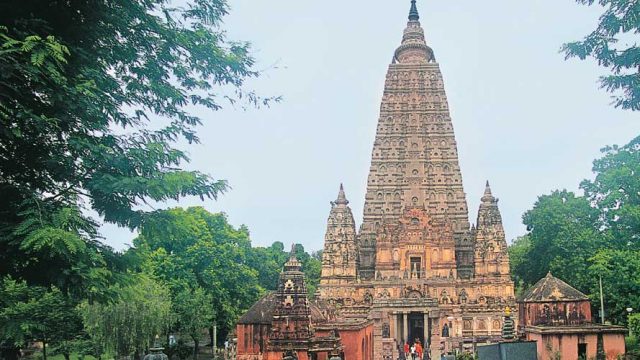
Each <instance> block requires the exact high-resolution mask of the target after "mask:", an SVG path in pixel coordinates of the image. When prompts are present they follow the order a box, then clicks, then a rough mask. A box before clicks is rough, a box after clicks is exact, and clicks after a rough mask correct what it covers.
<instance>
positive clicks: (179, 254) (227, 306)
mask: <svg viewBox="0 0 640 360" xmlns="http://www.w3.org/2000/svg"><path fill="white" fill-rule="evenodd" d="M134 244H135V246H136V248H135V249H133V250H132V251H134V252H137V253H138V254H139V256H140V257H141V258H142V259H144V262H143V265H142V269H143V271H145V272H147V273H149V274H151V275H152V276H154V277H157V278H158V279H160V280H161V281H162V282H163V283H165V284H167V286H168V287H169V289H170V290H171V296H172V299H174V310H175V311H176V313H177V315H178V317H179V318H187V317H191V315H190V314H189V313H187V312H183V310H187V309H185V308H183V307H180V306H179V304H178V303H177V302H176V299H178V298H181V299H186V298H188V295H184V294H188V293H192V294H196V293H198V292H199V291H201V290H202V291H204V292H205V293H206V296H208V297H209V298H210V299H211V304H210V307H211V309H212V310H213V313H212V315H211V316H208V317H205V318H206V321H207V323H208V325H209V326H211V325H212V324H213V321H215V322H216V323H217V324H218V327H219V328H220V329H221V331H220V333H221V336H223V334H226V332H228V331H229V330H230V329H231V328H232V326H233V325H234V324H235V321H236V320H237V318H238V317H239V316H240V315H241V312H242V311H243V310H244V309H248V308H249V306H250V305H252V304H253V302H254V301H255V300H257V299H258V297H259V296H260V295H261V294H262V292H263V289H262V288H261V287H260V285H259V284H258V276H257V273H256V271H255V270H254V269H253V268H252V267H251V266H250V265H249V263H248V261H247V260H248V257H247V254H248V253H249V252H250V251H251V242H250V240H249V232H248V230H247V229H246V228H245V227H241V228H239V229H235V228H234V227H233V226H231V225H230V224H229V223H228V221H227V218H226V216H225V215H224V214H221V213H219V214H212V213H209V212H208V211H206V210H205V209H203V208H200V207H193V208H189V209H186V210H185V209H181V208H176V209H170V210H163V211H158V212H156V213H154V214H153V216H151V217H150V218H149V220H148V221H147V222H145V224H144V226H143V227H142V228H141V231H140V235H139V236H138V238H136V239H135V240H134ZM200 289H201V290H200ZM203 296H204V295H203ZM178 324H179V325H180V324H181V323H180V322H179V323H178ZM188 328H191V327H190V326H189V327H188ZM182 330H184V331H186V329H185V328H183V329H182Z"/></svg>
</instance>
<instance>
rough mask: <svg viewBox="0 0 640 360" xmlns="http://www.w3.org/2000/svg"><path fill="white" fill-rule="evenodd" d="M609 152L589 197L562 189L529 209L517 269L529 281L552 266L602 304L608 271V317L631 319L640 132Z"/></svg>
mask: <svg viewBox="0 0 640 360" xmlns="http://www.w3.org/2000/svg"><path fill="white" fill-rule="evenodd" d="M602 152H603V156H602V157H601V158H599V159H597V160H595V161H594V163H593V171H594V173H595V177H594V179H593V180H585V181H583V182H582V183H581V185H580V187H581V189H582V190H583V191H584V196H578V195H576V194H574V193H571V192H568V191H566V190H565V191H554V192H553V193H551V194H550V195H543V196H540V197H539V198H538V201H537V202H536V203H535V205H534V207H533V209H531V210H529V211H527V212H526V213H525V214H524V216H523V222H524V223H525V225H527V229H528V230H529V233H528V234H527V235H526V237H525V238H526V240H524V239H525V238H521V239H519V240H517V241H515V242H514V243H513V244H512V245H511V246H510V249H509V251H510V254H511V255H512V257H511V261H512V267H511V269H512V272H513V275H514V278H515V279H516V280H517V281H520V282H521V283H522V285H523V286H525V287H528V286H531V285H533V284H534V283H535V282H536V281H537V280H539V279H540V278H542V277H543V276H544V275H545V273H546V272H547V271H552V272H553V274H554V275H556V276H558V277H559V278H561V279H563V280H565V281H567V282H568V283H570V284H571V285H573V286H575V287H576V288H578V289H579V290H581V291H582V292H584V293H586V294H588V295H589V296H590V297H591V298H592V300H594V301H593V302H592V304H593V306H594V307H595V308H596V309H599V308H600V304H599V301H597V300H598V299H599V284H598V279H599V278H600V277H602V283H603V288H604V291H603V292H604V297H605V310H606V311H605V316H606V318H607V320H613V321H615V322H617V323H625V322H626V320H627V319H626V311H625V309H626V308H627V307H632V308H634V309H638V308H640V297H639V296H638V294H639V293H640V275H638V274H640V261H639V260H638V259H640V247H639V245H638V244H639V241H638V240H639V236H640V195H639V194H640V177H639V176H638V171H639V170H640V137H638V138H635V139H633V140H632V141H631V142H630V143H629V144H627V145H624V146H622V147H618V146H611V147H606V148H604V149H603V150H602ZM595 313H598V312H596V311H594V314H595Z"/></svg>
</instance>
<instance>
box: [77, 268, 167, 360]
mask: <svg viewBox="0 0 640 360" xmlns="http://www.w3.org/2000/svg"><path fill="white" fill-rule="evenodd" d="M114 287H116V288H115V289H114V292H116V293H117V294H118V295H119V299H118V300H117V301H115V302H112V303H106V304H101V303H89V302H88V301H85V302H83V303H82V304H81V305H80V308H79V309H80V310H79V311H80V313H81V315H82V321H83V324H84V331H85V333H86V334H87V336H88V337H89V340H90V344H91V346H89V347H88V349H90V350H89V353H88V354H86V355H93V356H95V357H100V356H102V355H104V354H116V355H118V356H131V355H133V354H136V353H137V354H143V353H144V350H145V349H146V348H148V347H149V345H150V344H151V343H152V340H153V338H154V336H156V335H162V334H165V333H167V331H168V329H169V328H170V327H171V326H172V324H173V323H174V322H175V317H174V316H173V314H172V308H171V305H172V303H171V297H170V294H169V290H168V289H167V288H166V287H164V286H162V285H161V284H159V283H158V282H156V281H154V280H153V279H151V278H149V277H148V276H145V275H143V274H138V275H136V276H135V282H134V283H132V284H131V285H128V286H124V287H123V286H120V285H115V286H114Z"/></svg>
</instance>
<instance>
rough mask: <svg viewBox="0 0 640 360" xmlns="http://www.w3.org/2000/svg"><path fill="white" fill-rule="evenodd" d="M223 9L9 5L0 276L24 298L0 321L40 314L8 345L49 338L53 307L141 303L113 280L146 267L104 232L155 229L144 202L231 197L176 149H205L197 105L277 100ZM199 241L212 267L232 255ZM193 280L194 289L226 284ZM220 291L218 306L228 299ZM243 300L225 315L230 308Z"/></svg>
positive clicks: (138, 3)
mask: <svg viewBox="0 0 640 360" xmlns="http://www.w3.org/2000/svg"><path fill="white" fill-rule="evenodd" d="M227 11H228V5H227V2H226V1H225V0H204V1H201V0H184V1H173V0H149V1H146V0H145V1H142V0H124V1H117V2H113V1H106V0H79V1H48V2H42V1H37V0H9V1H3V2H1V3H0V193H1V194H2V197H3V199H2V201H0V280H1V281H3V285H4V286H5V290H6V291H13V292H15V291H18V290H20V291H21V292H22V295H21V296H22V297H16V296H17V295H16V296H14V297H10V298H7V299H12V298H16V299H18V300H16V301H9V300H5V301H2V300H0V304H2V307H0V313H2V314H3V316H9V315H11V316H15V317H19V316H21V315H25V314H27V315H28V314H29V313H26V312H24V311H23V310H24V309H25V308H28V307H33V310H34V311H33V312H32V314H33V318H32V319H27V318H25V319H24V321H22V320H20V321H21V322H18V321H16V322H15V323H16V324H18V323H19V324H23V325H24V326H22V325H21V326H20V327H19V328H14V330H16V329H17V330H20V331H17V330H16V331H15V332H13V333H12V334H11V336H12V339H13V338H14V337H15V338H17V339H24V340H26V338H25V337H29V336H31V338H30V340H33V339H44V340H47V339H50V340H47V341H54V337H52V335H51V333H50V332H47V333H46V334H45V335H46V336H45V335H43V334H42V333H38V332H37V331H36V330H37V329H39V328H47V327H48V326H49V325H47V324H48V323H47V322H48V321H53V322H56V321H58V320H56V319H50V318H47V317H44V318H41V319H40V318H38V317H37V316H38V314H39V313H38V312H37V311H35V310H38V309H39V308H38V306H39V304H40V303H43V302H45V301H46V302H48V303H47V304H49V305H51V306H57V308H59V307H61V306H63V305H64V306H72V305H74V306H75V304H77V303H78V302H79V301H82V300H83V299H85V300H87V304H91V305H92V306H93V305H94V304H95V306H112V305H113V304H119V305H120V306H124V305H123V304H122V303H118V301H121V299H122V298H134V300H135V298H136V296H135V294H132V293H131V291H133V290H131V289H129V288H128V287H126V286H125V285H120V286H114V285H113V284H114V283H116V282H118V281H120V280H123V279H125V278H126V277H127V276H129V273H128V272H127V271H126V270H127V268H128V267H129V265H130V264H128V262H129V261H132V260H135V261H137V263H141V262H142V259H140V258H136V257H135V256H131V254H127V255H126V256H121V255H119V254H116V253H114V252H113V250H112V249H110V248H109V247H107V246H104V245H103V244H102V243H101V238H100V237H99V234H98V231H97V229H98V226H99V224H100V223H101V222H108V223H113V224H117V225H119V226H124V227H129V228H131V229H138V228H140V227H141V226H142V225H143V224H145V225H146V227H147V228H149V227H152V226H153V221H157V220H156V219H157V214H156V213H153V214H151V215H150V214H149V213H150V211H148V210H147V209H148V206H147V205H148V203H149V202H163V201H165V200H170V199H179V198H182V197H185V196H197V197H200V198H201V199H205V198H214V199H215V198H216V197H217V196H219V195H220V194H221V193H222V192H224V191H225V190H226V189H227V183H226V182H225V181H223V180H217V179H214V178H212V177H211V176H210V175H208V174H204V173H201V172H198V171H186V170H183V169H182V167H183V166H184V164H185V163H186V162H188V161H189V158H188V156H187V153H186V152H185V151H184V150H183V149H181V148H180V147H179V146H178V145H177V144H179V143H180V144H190V143H197V142H198V141H199V138H198V136H197V134H196V130H197V127H198V126H199V125H200V124H201V123H202V121H203V119H201V118H199V117H197V116H194V115H193V114H192V113H191V111H192V110H193V109H194V108H195V107H199V108H202V109H206V110H209V111H210V113H214V111H216V110H218V109H220V108H221V107H222V106H223V105H226V104H241V106H260V105H263V104H268V103H269V102H270V101H271V100H277V99H271V98H264V99H263V98H260V97H258V96H257V95H256V94H254V93H253V92H252V91H250V90H246V87H245V81H246V80H247V79H250V78H254V77H256V76H257V75H258V73H257V72H256V71H255V70H254V69H253V64H254V61H253V59H252V57H251V55H250V53H249V51H250V47H249V44H248V43H246V42H233V41H229V40H228V39H227V37H226V34H225V32H224V31H223V29H222V28H221V21H222V18H223V17H224V15H226V14H227ZM88 213H95V214H97V217H98V219H97V220H94V219H91V218H90V217H89V216H87V214H88ZM149 217H153V218H152V219H149ZM199 245H202V247H203V248H202V249H194V248H193V247H189V248H188V251H193V252H194V253H195V254H206V256H207V257H209V258H213V259H217V258H218V256H219V255H223V256H224V255H227V254H229V251H235V250H232V249H229V248H231V247H233V245H230V244H229V245H221V246H220V247H213V246H211V245H210V244H209V245H207V244H205V243H203V242H201V243H200V244H199ZM225 246H226V248H225ZM207 247H208V248H207ZM155 250H157V249H154V250H153V251H155ZM185 251H187V250H185ZM156 255H158V256H159V254H156ZM188 255H189V256H192V255H193V257H194V258H193V259H192V260H193V264H196V263H198V261H201V260H197V259H195V257H196V255H194V254H188ZM185 257H187V256H185ZM231 259H233V257H232V258H231ZM229 261H231V260H229ZM193 264H192V265H193ZM198 264H200V265H201V266H209V265H210V266H215V265H216V264H215V263H214V262H209V263H206V262H205V261H201V262H200V263H198ZM181 265H183V264H181ZM231 265H233V264H231ZM194 266H195V265H194ZM229 269H230V272H229V274H228V275H229V276H228V279H229V282H231V281H236V282H238V283H241V281H239V280H240V278H241V277H242V276H243V275H244V274H245V273H244V272H242V271H240V272H237V273H234V272H233V270H235V269H236V268H235V267H234V266H230V267H229ZM197 273H198V274H199V275H204V277H203V278H201V279H197V281H199V282H207V283H208V284H213V283H214V282H215V281H222V280H217V279H218V277H217V276H218V275H219V274H207V273H206V271H199V272H197ZM213 275H215V276H213ZM234 275H237V277H233V276H234ZM213 278H215V279H216V280H212V279H213ZM14 279H15V280H14ZM12 281H15V283H14V285H10V284H11V282H12ZM219 285H220V284H217V285H215V286H213V287H212V289H217V293H212V294H211V295H212V296H213V295H219V294H222V293H224V290H225V288H223V287H222V286H219ZM216 286H217V287H216ZM232 289H233V288H232ZM147 290H149V289H147ZM121 292H122V293H121ZM37 294H40V295H42V296H40V295H38V296H39V297H41V298H39V300H37V301H36V300H34V299H35V298H37V297H38V296H36V295H37ZM224 296H226V297H234V296H237V298H239V299H246V298H247V296H246V295H245V294H237V293H234V292H230V293H229V294H226V295H224ZM235 299H236V298H231V300H229V304H228V306H227V307H226V308H225V309H222V310H221V309H218V310H219V311H220V312H221V313H229V312H233V311H234V310H232V309H234V307H233V306H234V304H233V301H235ZM114 301H115V303H114ZM237 301H245V300H237ZM99 303H103V305H99ZM104 304H110V305H104ZM142 305H144V304H142ZM142 305H141V306H142ZM57 308H55V307H54V308H52V309H57ZM108 309H111V310H113V311H120V310H122V311H125V310H126V309H124V308H114V309H112V308H105V309H104V310H105V311H106V310H108ZM69 314H75V312H73V311H69ZM58 315H59V316H62V315H61V314H56V316H58ZM42 316H53V314H46V313H44V312H43V313H42ZM114 316H115V315H114ZM7 319H10V318H7ZM27 320H28V321H27ZM29 323H33V324H38V325H37V326H36V327H31V326H30V325H29V326H27V325H28V324H29ZM72 323H73V322H71V321H70V322H69V324H72ZM43 324H44V325H43ZM3 325H5V324H3ZM25 329H26V330H25ZM57 329H61V330H62V329H68V330H69V331H71V329H70V328H67V327H64V326H60V327H57ZM9 330H11V329H9V327H6V326H5V327H4V328H3V330H2V331H9ZM12 331H13V330H12ZM131 331H132V332H134V330H132V329H131ZM135 331H137V330H135ZM136 334H138V332H136ZM70 335H71V333H69V334H67V335H65V336H66V337H68V336H70ZM75 335H77V334H74V336H75ZM56 336H57V335H56ZM60 338H62V336H61V337H60ZM135 341H139V339H136V340H135ZM14 343H16V342H14ZM123 346H124V345H123ZM127 346H128V345H127ZM127 346H124V347H122V349H123V351H124V349H129V350H130V349H131V347H130V346H129V347H127ZM119 349H120V348H119Z"/></svg>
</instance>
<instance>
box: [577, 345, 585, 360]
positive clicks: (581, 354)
mask: <svg viewBox="0 0 640 360" xmlns="http://www.w3.org/2000/svg"><path fill="white" fill-rule="evenodd" d="M578 360H587V344H578Z"/></svg>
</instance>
